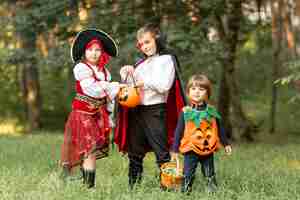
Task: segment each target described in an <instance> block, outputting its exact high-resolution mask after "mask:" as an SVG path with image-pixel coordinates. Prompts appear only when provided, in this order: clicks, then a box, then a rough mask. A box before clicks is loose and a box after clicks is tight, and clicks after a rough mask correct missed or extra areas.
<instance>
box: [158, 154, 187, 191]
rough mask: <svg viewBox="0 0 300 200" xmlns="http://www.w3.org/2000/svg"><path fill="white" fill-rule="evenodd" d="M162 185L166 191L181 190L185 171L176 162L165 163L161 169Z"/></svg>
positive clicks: (177, 161)
mask: <svg viewBox="0 0 300 200" xmlns="http://www.w3.org/2000/svg"><path fill="white" fill-rule="evenodd" d="M160 169H161V175H160V184H161V186H162V187H163V188H164V189H171V190H179V189H180V187H181V184H182V181H183V169H182V167H180V166H179V160H176V162H167V163H164V164H163V165H162V166H161V167H160Z"/></svg>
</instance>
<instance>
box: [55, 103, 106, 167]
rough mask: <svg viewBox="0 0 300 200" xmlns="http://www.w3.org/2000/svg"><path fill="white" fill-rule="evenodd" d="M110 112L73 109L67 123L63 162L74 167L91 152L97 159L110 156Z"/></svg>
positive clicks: (62, 155) (62, 154)
mask: <svg viewBox="0 0 300 200" xmlns="http://www.w3.org/2000/svg"><path fill="white" fill-rule="evenodd" d="M108 124H109V123H108V114H107V112H106V111H105V110H104V109H102V110H101V111H100V112H98V113H96V114H89V113H85V112H82V111H77V110H73V111H72V112H71V113H70V115H69V117H68V121H67V123H66V125H65V132H64V142H63V144H62V152H61V164H62V165H68V166H69V167H70V168H73V167H75V166H77V165H80V164H82V162H83V160H84V159H85V158H87V157H88V156H89V155H90V154H93V155H96V159H100V158H103V157H106V156H108V150H109V133H110V129H109V125H108Z"/></svg>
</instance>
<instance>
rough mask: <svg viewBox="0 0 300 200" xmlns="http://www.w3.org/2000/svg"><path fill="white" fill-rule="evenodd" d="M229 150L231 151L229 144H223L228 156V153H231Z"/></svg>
mask: <svg viewBox="0 0 300 200" xmlns="http://www.w3.org/2000/svg"><path fill="white" fill-rule="evenodd" d="M231 152H232V148H231V145H226V146H225V153H226V154H227V155H228V156H229V155H231Z"/></svg>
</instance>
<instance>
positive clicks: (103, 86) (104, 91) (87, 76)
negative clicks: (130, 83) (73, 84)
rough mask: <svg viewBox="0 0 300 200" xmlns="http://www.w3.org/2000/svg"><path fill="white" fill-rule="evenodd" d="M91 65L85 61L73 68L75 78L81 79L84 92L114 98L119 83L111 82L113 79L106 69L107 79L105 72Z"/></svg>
mask: <svg viewBox="0 0 300 200" xmlns="http://www.w3.org/2000/svg"><path fill="white" fill-rule="evenodd" d="M89 66H90V67H91V68H90V67H89ZM89 66H87V65H86V64H84V63H78V64H77V65H76V66H75V67H74V69H73V72H74V76H75V79H76V81H79V84H80V87H81V89H82V92H83V93H84V94H85V95H87V96H90V97H94V98H102V97H105V96H108V97H109V98H110V99H114V98H115V96H116V95H117V93H118V91H119V85H118V83H111V82H109V81H111V75H110V73H109V71H108V70H107V69H105V72H106V76H107V77H106V80H105V74H104V73H103V72H102V71H99V70H98V68H97V66H95V65H89ZM93 72H94V73H93ZM94 74H95V76H94ZM95 77H96V78H95Z"/></svg>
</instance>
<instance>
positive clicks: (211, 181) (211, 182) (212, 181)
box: [207, 176, 218, 193]
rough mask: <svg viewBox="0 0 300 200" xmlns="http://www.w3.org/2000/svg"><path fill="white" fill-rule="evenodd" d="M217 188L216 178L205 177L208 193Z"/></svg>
mask: <svg viewBox="0 0 300 200" xmlns="http://www.w3.org/2000/svg"><path fill="white" fill-rule="evenodd" d="M217 190H218V185H217V180H216V177H215V176H211V177H208V178H207V191H208V193H213V192H216V191H217Z"/></svg>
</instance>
